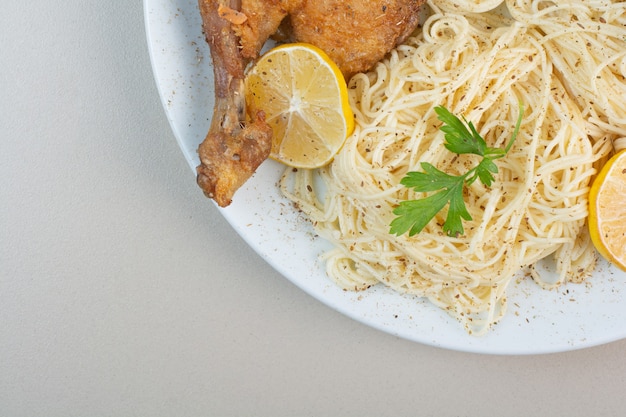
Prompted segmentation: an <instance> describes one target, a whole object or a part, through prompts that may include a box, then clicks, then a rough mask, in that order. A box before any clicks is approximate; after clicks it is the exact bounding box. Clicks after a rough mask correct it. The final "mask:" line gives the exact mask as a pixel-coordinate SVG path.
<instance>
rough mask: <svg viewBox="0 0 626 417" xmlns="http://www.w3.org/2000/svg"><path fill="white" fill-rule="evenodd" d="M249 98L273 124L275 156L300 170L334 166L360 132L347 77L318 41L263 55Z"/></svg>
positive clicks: (252, 74)
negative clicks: (346, 144)
mask: <svg viewBox="0 0 626 417" xmlns="http://www.w3.org/2000/svg"><path fill="white" fill-rule="evenodd" d="M246 100H247V102H248V104H249V106H250V107H251V109H252V110H253V111H257V110H262V111H263V112H265V120H266V121H267V123H268V124H269V125H270V126H271V127H272V130H273V138H272V150H271V153H270V157H271V158H273V159H275V160H277V161H279V162H282V163H284V164H286V165H289V166H293V167H296V168H318V167H321V166H324V165H326V164H328V163H329V162H330V161H331V160H332V159H333V157H334V156H335V155H336V154H337V152H339V150H340V149H341V146H342V145H343V143H344V142H345V140H346V137H348V136H349V135H350V134H351V133H352V131H353V130H354V115H353V113H352V110H351V109H350V104H349V102H348V89H347V86H346V81H345V79H344V77H343V75H342V73H341V71H340V70H339V68H338V67H337V65H336V64H335V63H334V62H333V61H332V60H331V59H330V58H329V57H328V56H327V55H326V54H325V53H324V52H323V51H322V50H321V49H319V48H317V47H315V46H313V45H309V44H304V43H292V44H286V45H282V46H278V47H276V48H273V49H271V50H269V51H268V52H266V53H265V54H264V55H263V56H261V58H259V60H258V61H257V62H256V63H255V64H254V66H253V67H252V68H250V70H249V71H248V73H247V74H246Z"/></svg>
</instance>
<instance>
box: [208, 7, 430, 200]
mask: <svg viewBox="0 0 626 417" xmlns="http://www.w3.org/2000/svg"><path fill="white" fill-rule="evenodd" d="M422 3H424V0H344V1H342V0H199V7H200V14H201V16H202V22H203V30H204V33H205V36H206V40H207V42H208V44H209V47H210V50H211V58H212V60H213V72H214V82H215V107H214V111H213V119H212V122H211V126H210V129H209V132H208V134H207V136H206V138H205V140H204V141H203V142H202V144H201V145H200V147H199V148H198V154H199V156H200V165H199V166H198V168H197V174H198V175H197V181H198V185H199V186H200V187H201V188H202V190H203V191H204V193H205V194H206V195H207V196H208V197H210V198H213V199H214V200H215V201H216V202H217V204H218V205H220V206H221V207H226V206H228V205H229V204H230V203H231V201H232V198H233V195H234V193H235V191H236V190H237V189H238V188H239V187H241V186H242V185H243V184H244V183H245V182H246V181H247V180H248V178H250V177H251V176H252V174H254V172H255V170H256V169H257V168H258V166H259V165H260V164H261V163H262V162H263V161H264V160H265V159H267V157H268V156H269V153H270V150H271V142H272V130H271V128H270V126H269V125H268V124H267V123H266V122H265V115H264V113H263V111H262V109H261V110H255V111H252V110H251V109H248V108H246V103H245V96H244V91H243V85H244V72H245V69H246V66H247V65H248V64H249V63H250V62H251V61H252V60H254V59H256V58H257V57H258V56H259V53H260V51H261V48H262V47H263V45H264V44H265V42H266V41H267V39H269V38H270V37H271V36H272V35H274V34H275V33H277V31H279V28H280V29H283V32H284V33H286V34H287V36H288V38H289V39H290V40H292V41H299V42H307V43H311V44H313V45H316V46H317V47H319V48H321V49H322V50H324V51H325V52H326V53H327V54H328V55H329V56H330V58H331V59H332V60H333V61H335V63H336V64H337V65H338V66H339V68H340V69H341V71H342V72H343V74H344V75H345V76H346V78H349V77H351V76H352V75H354V74H355V73H357V72H361V71H366V70H368V69H369V68H371V67H372V66H373V65H374V64H375V63H376V62H378V61H379V60H381V59H382V58H383V57H384V56H385V55H386V54H387V53H388V52H389V51H390V50H391V49H393V48H394V47H395V46H397V45H398V44H399V43H401V42H402V41H404V40H405V39H406V38H407V37H408V36H409V35H410V34H411V33H412V32H413V31H414V30H415V28H416V26H417V24H418V22H419V13H418V12H419V8H420V6H421V5H422Z"/></svg>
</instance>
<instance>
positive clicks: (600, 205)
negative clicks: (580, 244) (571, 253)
mask: <svg viewBox="0 0 626 417" xmlns="http://www.w3.org/2000/svg"><path fill="white" fill-rule="evenodd" d="M589 234H590V236H591V241H592V242H593V244H594V246H595V247H596V249H597V250H598V252H599V253H600V254H601V255H602V256H603V257H604V258H605V259H606V260H608V261H609V262H611V263H613V264H615V266H617V267H619V268H620V269H622V270H624V271H626V150H622V151H620V152H618V153H617V154H615V155H613V157H611V159H609V161H608V162H607V163H606V164H605V165H604V166H603V167H602V169H601V170H600V173H599V174H598V176H597V177H596V178H595V180H594V181H593V184H592V185H591V189H590V190H589Z"/></svg>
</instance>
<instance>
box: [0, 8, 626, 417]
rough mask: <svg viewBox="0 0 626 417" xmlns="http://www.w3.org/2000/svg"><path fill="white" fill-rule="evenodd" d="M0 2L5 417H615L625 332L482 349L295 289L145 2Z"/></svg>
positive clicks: (625, 364)
mask: <svg viewBox="0 0 626 417" xmlns="http://www.w3.org/2000/svg"><path fill="white" fill-rule="evenodd" d="M121 4H125V6H124V7H117V4H115V2H114V3H107V2H95V1H90V2H87V1H78V0H66V1H64V2H50V1H42V0H34V1H31V2H18V1H16V0H8V1H5V2H4V3H3V7H2V12H1V13H0V39H1V41H0V60H1V62H2V70H1V72H0V137H1V141H2V142H1V143H2V145H1V148H0V204H1V207H2V210H1V212H0V416H13V417H17V416H47V417H51V416H64V417H68V416H174V415H179V416H183V415H184V416H334V415H337V416H339V415H341V416H383V415H389V416H529V415H546V416H590V415H594V416H609V415H624V413H625V412H626V410H624V408H626V396H625V395H624V393H625V392H626V388H625V386H626V341H619V342H614V343H610V344H607V345H602V346H598V347H594V348H589V349H583V350H578V351H572V352H566V353H559V354H549V355H538V356H488V355H478V354H468V353H460V352H454V351H448V350H443V349H438V348H433V347H429V346H424V345H420V344H417V343H412V342H408V341H405V340H402V339H398V338H396V337H393V336H391V335H388V334H385V333H382V332H380V331H377V330H374V329H372V328H370V327H368V326H365V325H363V324H360V323H358V322H355V321H353V320H352V319H349V318H347V317H345V316H343V315H341V314H339V313H337V312H335V311H334V310H332V309H330V308H328V307H326V306H325V305H323V304H322V303H320V302H319V301H317V300H315V299H313V298H312V297H310V296H309V295H307V294H305V293H303V292H302V291H300V290H299V289H298V288H296V287H295V286H294V285H293V284H292V283H290V282H289V281H288V280H287V279H285V278H284V277H282V276H281V275H280V274H278V273H277V272H275V271H274V270H273V269H272V268H271V267H270V266H269V265H267V264H266V263H265V262H264V261H263V260H262V259H261V258H260V257H259V256H257V255H256V254H255V253H254V252H253V251H252V250H251V249H250V248H249V247H248V246H247V245H246V244H245V242H244V241H243V240H242V239H241V238H240V237H239V236H238V235H236V234H235V233H234V232H233V231H232V229H231V227H230V226H229V224H228V223H227V222H226V221H225V220H224V219H223V218H222V216H221V215H220V213H219V211H218V210H217V209H216V208H215V207H214V206H213V205H212V204H210V203H209V202H208V200H207V199H205V198H204V196H203V195H202V194H201V192H199V190H198V188H197V187H196V184H195V181H194V178H193V175H192V173H191V171H190V170H189V167H188V165H187V163H186V162H185V160H184V158H183V156H182V153H181V152H180V150H179V149H178V147H177V145H176V142H175V140H174V137H173V134H172V132H171V130H170V128H169V126H168V124H167V121H166V118H165V115H164V112H163V108H162V106H161V104H160V102H159V97H158V94H157V89H156V86H155V83H154V80H153V77H152V73H151V68H150V62H149V56H148V48H147V43H146V38H145V32H144V21H143V7H142V4H141V2H139V1H133V2H123V3H122V2H120V3H119V5H121Z"/></svg>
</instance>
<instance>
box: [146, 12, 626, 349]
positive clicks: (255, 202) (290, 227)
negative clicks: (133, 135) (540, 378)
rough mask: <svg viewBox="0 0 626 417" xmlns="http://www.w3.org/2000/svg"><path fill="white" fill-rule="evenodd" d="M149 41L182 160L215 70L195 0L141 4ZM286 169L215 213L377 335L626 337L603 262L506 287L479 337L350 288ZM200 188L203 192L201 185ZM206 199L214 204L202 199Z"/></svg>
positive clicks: (617, 286) (509, 341)
mask: <svg viewBox="0 0 626 417" xmlns="http://www.w3.org/2000/svg"><path fill="white" fill-rule="evenodd" d="M144 12H145V23H146V32H147V38H148V46H149V49H150V54H151V59H152V66H153V71H154V76H155V79H156V83H157V86H158V88H159V92H160V95H161V99H162V101H163V105H164V108H165V112H166V114H167V117H168V119H169V122H170V125H171V127H172V130H173V131H174V135H175V137H176V139H177V140H178V143H179V145H180V148H181V149H182V151H183V153H184V155H185V157H186V159H187V161H188V162H189V166H190V167H191V169H193V170H194V173H195V167H196V166H197V165H198V156H197V153H196V149H197V146H198V144H199V143H200V142H201V141H202V140H203V139H204V136H205V134H206V132H207V130H208V127H209V123H210V118H211V113H212V108H213V96H212V94H213V93H212V90H213V76H212V75H213V74H212V67H211V58H210V54H209V49H208V46H207V44H206V42H205V40H204V37H203V35H202V32H201V20H200V16H199V12H198V9H197V2H196V0H144ZM282 170H283V168H282V167H281V166H280V165H279V164H277V163H275V162H273V161H269V160H268V161H266V162H265V163H264V164H263V165H262V166H261V168H260V169H259V170H258V172H257V173H256V174H255V176H254V177H253V178H252V179H251V180H250V181H249V182H248V183H247V184H246V185H245V186H244V188H242V189H241V190H239V191H238V193H237V194H236V196H235V199H234V202H233V203H232V205H231V206H230V207H228V208H227V209H223V210H221V211H222V213H223V215H224V216H225V218H226V219H227V220H228V221H229V223H230V224H231V225H232V227H233V228H234V229H235V230H236V231H237V232H238V233H240V234H241V236H242V237H243V238H244V239H245V240H246V241H247V242H248V244H249V245H250V246H251V247H252V248H253V249H254V250H255V251H257V252H258V253H259V254H260V255H261V256H262V257H263V258H264V259H265V260H266V261H267V262H268V263H270V264H271V265H272V266H273V267H274V268H276V270H278V271H279V272H280V273H282V274H283V275H284V276H285V277H287V278H288V279H289V280H291V281H292V282H293V283H295V284H296V285H298V286H299V287H300V288H302V290H304V291H306V292H307V293H308V294H310V295H312V296H313V297H315V298H317V299H318V300H320V301H322V302H324V303H325V304H327V305H328V306H330V307H332V308H334V309H336V310H338V311H340V312H341V313H343V314H345V315H347V316H349V317H352V318H354V319H355V320H358V321H360V322H362V323H365V324H367V325H370V326H372V327H374V328H377V329H380V330H382V331H385V332H388V333H391V334H394V335H397V336H399V337H402V338H406V339H409V340H413V341H416V342H420V343H425V344H429V345H433V346H439V347H443V348H449V349H454V350H460V351H467V352H479V353H491V354H536V353H549V352H560V351H567V350H573V349H579V348H584V347H589V346H594V345H599V344H602V343H607V342H611V341H614V340H618V339H621V338H624V337H626V274H624V273H623V272H621V271H619V270H617V269H615V268H613V267H611V266H608V265H607V264H606V263H601V264H600V265H599V267H598V268H597V270H596V272H595V273H594V276H593V277H592V279H590V280H589V282H588V283H587V284H584V285H575V284H571V285H567V286H565V287H562V288H560V289H558V290H555V291H546V290H541V289H540V288H539V287H537V286H536V285H535V284H534V283H533V282H532V281H530V280H523V281H522V282H520V283H518V284H515V285H512V286H511V287H510V288H509V291H508V299H509V311H508V313H507V315H506V316H505V317H504V318H503V319H502V321H501V322H500V323H499V324H498V325H497V326H495V327H494V329H493V331H490V332H489V333H488V334H487V335H486V336H484V337H480V338H477V337H473V336H469V335H467V334H466V333H465V331H464V330H463V329H462V327H461V326H460V324H459V323H457V322H456V321H455V320H454V319H451V318H450V317H448V316H447V315H446V314H445V313H444V312H442V311H441V310H439V309H437V308H435V307H433V306H432V305H430V304H429V303H428V302H426V301H424V300H422V299H419V298H415V297H411V296H405V295H400V294H397V293H394V292H393V291H391V290H389V289H387V288H383V287H377V288H372V289H370V290H368V291H366V292H360V293H350V292H344V291H342V290H340V289H339V288H337V287H336V286H335V285H334V284H333V283H332V282H331V281H330V280H329V279H328V278H327V277H326V274H325V271H324V265H323V264H321V263H320V262H319V261H318V255H319V254H320V253H321V252H322V251H323V250H324V248H325V247H327V244H326V243H325V242H324V241H323V240H321V239H319V238H316V237H315V234H314V232H313V231H312V229H311V227H310V224H309V223H308V222H307V221H306V220H305V219H303V218H302V217H301V215H300V214H298V212H297V211H296V210H294V209H293V208H292V206H291V204H290V203H289V202H288V201H287V200H286V199H284V198H283V197H282V196H281V195H280V193H279V192H278V189H277V186H276V182H277V180H278V178H279V176H280V174H281V173H282ZM198 192H201V191H200V189H198ZM207 204H211V202H210V201H209V200H208V199H207Z"/></svg>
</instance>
